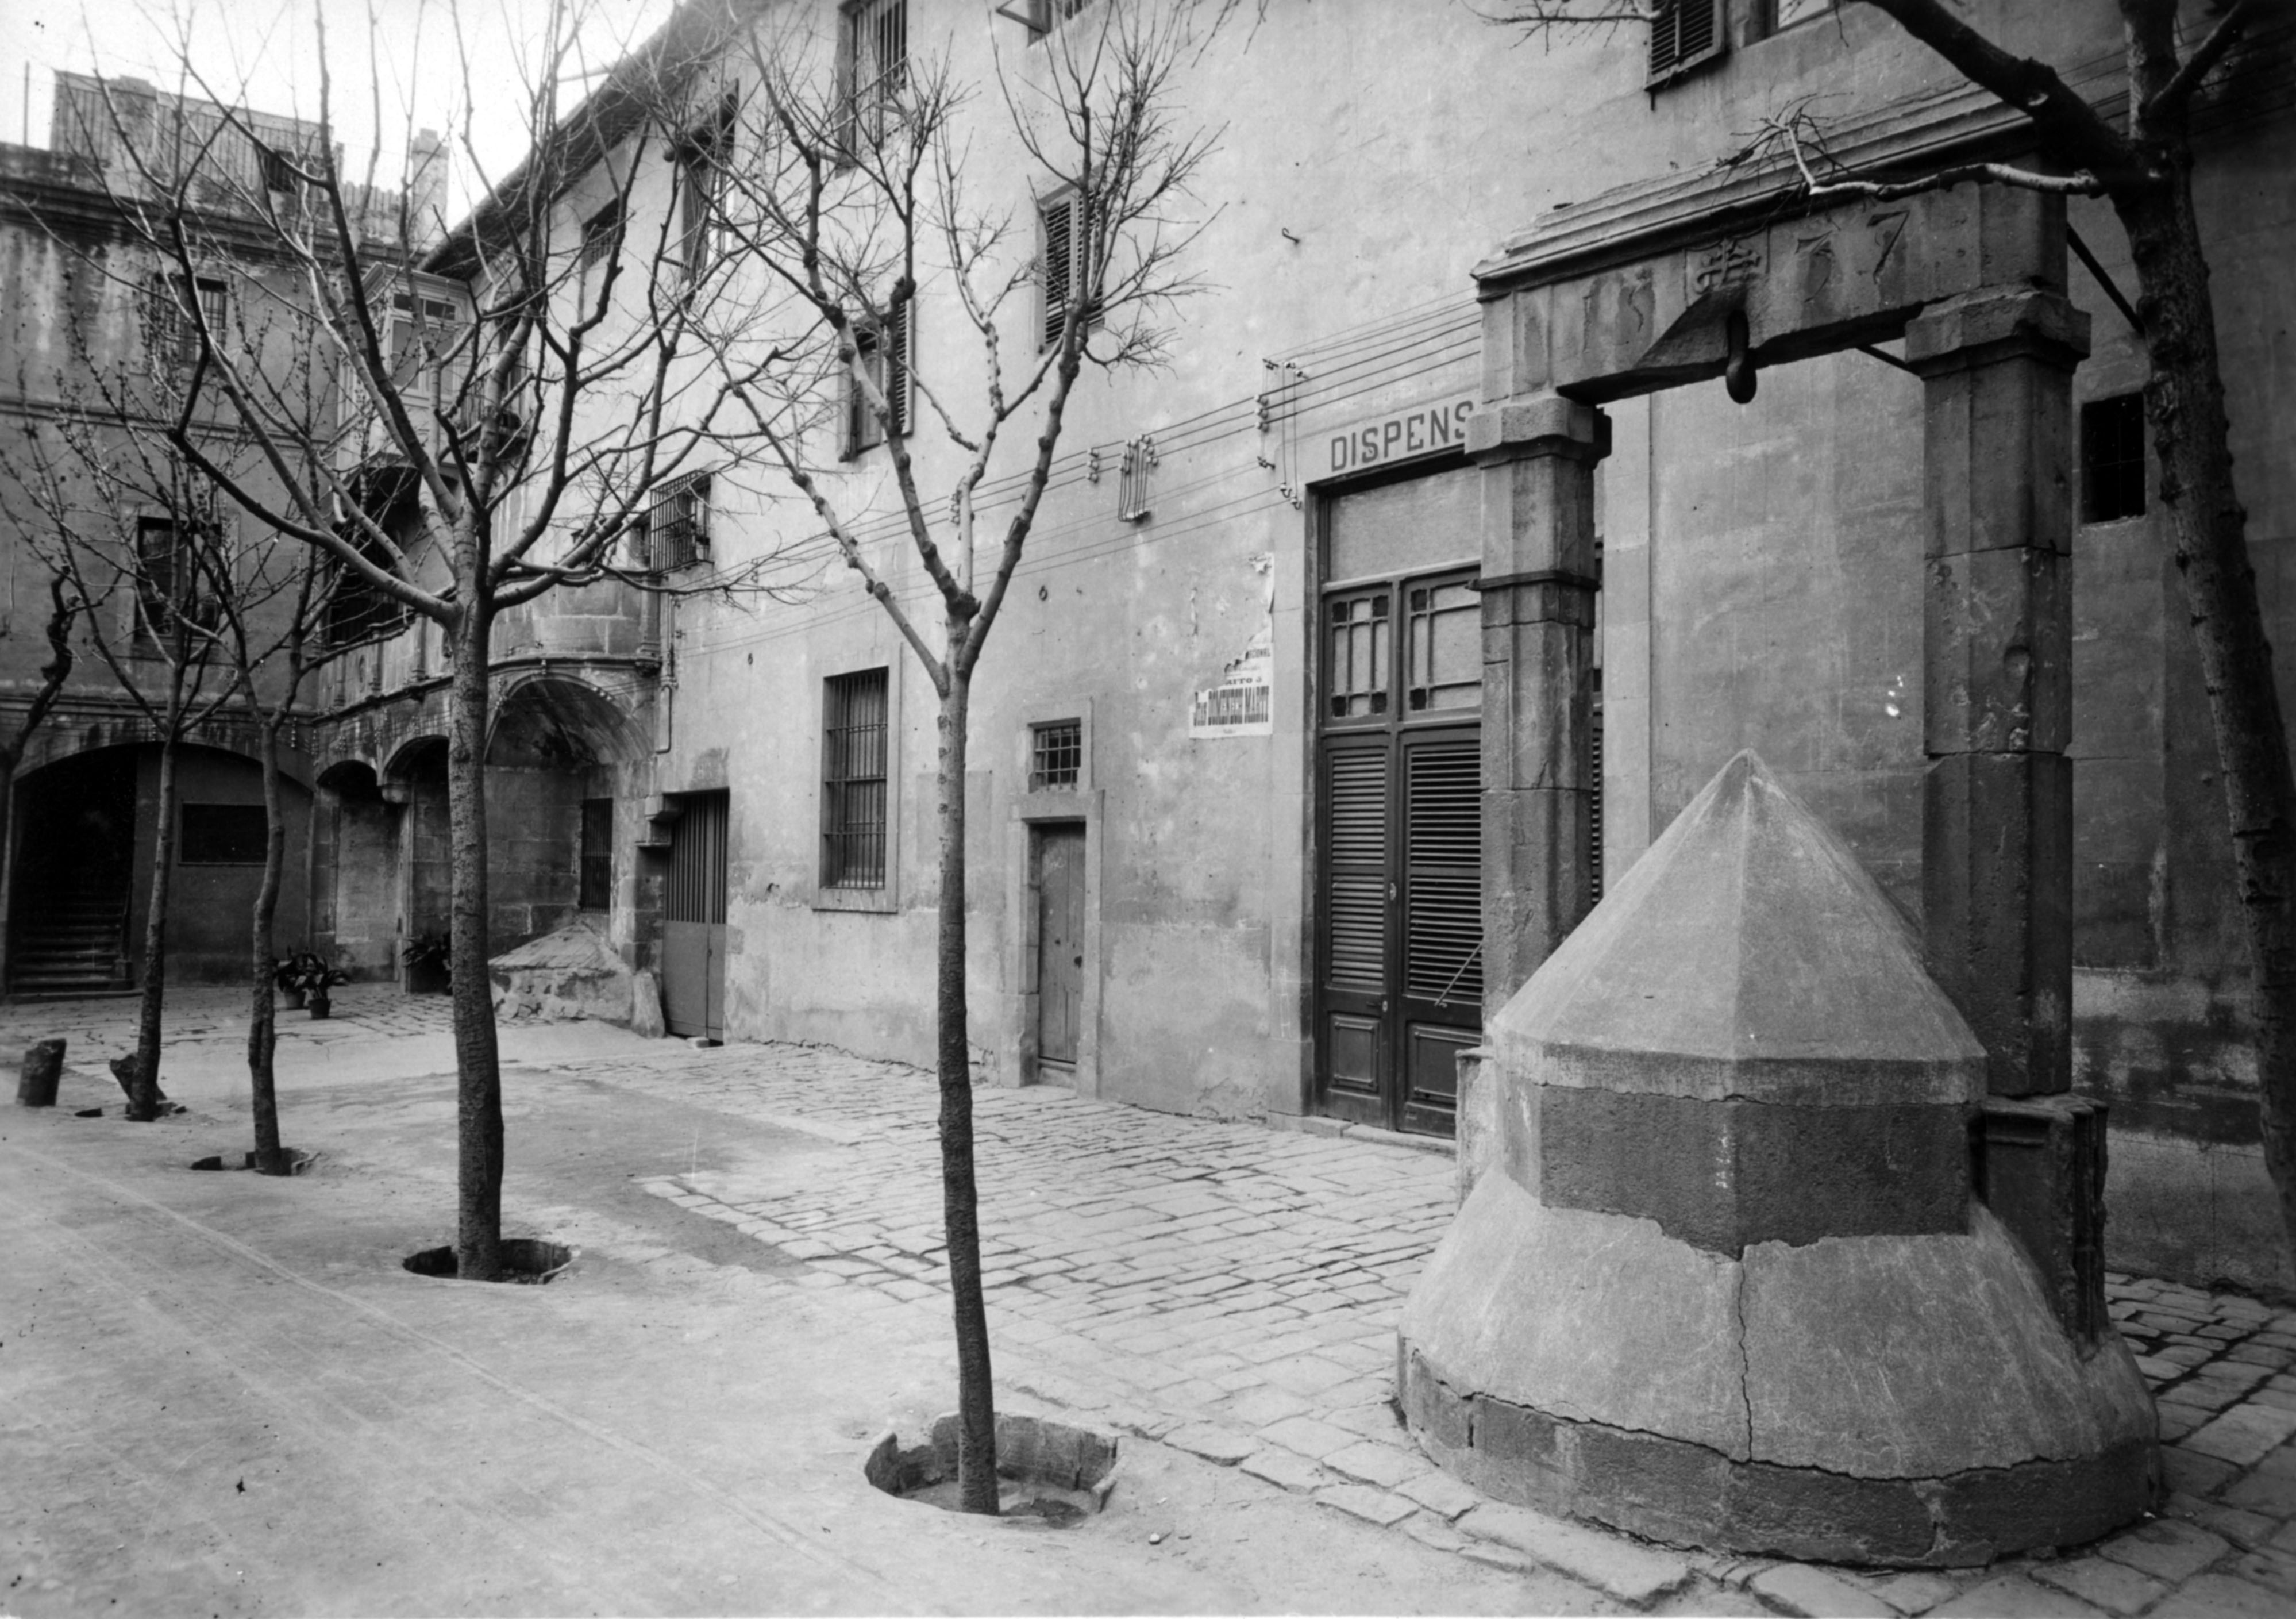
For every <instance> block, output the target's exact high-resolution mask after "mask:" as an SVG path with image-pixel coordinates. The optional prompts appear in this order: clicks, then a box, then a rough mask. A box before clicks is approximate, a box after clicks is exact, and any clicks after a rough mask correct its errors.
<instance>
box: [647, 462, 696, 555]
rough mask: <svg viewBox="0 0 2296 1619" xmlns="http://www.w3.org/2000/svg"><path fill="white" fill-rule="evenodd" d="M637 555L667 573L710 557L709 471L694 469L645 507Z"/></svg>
mask: <svg viewBox="0 0 2296 1619" xmlns="http://www.w3.org/2000/svg"><path fill="white" fill-rule="evenodd" d="M643 521H644V525H645V540H644V546H643V547H641V550H640V555H643V556H644V557H645V558H646V560H647V563H648V565H649V566H651V567H652V569H653V570H654V571H656V572H659V573H669V572H673V571H676V570H677V569H679V568H690V567H692V566H693V564H694V563H701V562H707V561H708V560H709V473H694V474H693V475H692V476H691V477H686V478H680V479H678V480H677V481H676V482H674V483H671V484H668V485H667V486H666V487H665V488H663V489H661V491H660V493H658V494H657V495H656V496H655V497H654V501H653V504H652V505H650V506H648V507H647V508H646V514H645V517H644V520H643Z"/></svg>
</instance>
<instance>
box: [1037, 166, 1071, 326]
mask: <svg viewBox="0 0 2296 1619" xmlns="http://www.w3.org/2000/svg"><path fill="white" fill-rule="evenodd" d="M1075 204H1076V199H1075V198H1074V197H1073V196H1066V197H1059V198H1055V199H1054V201H1050V202H1047V203H1046V204H1044V206H1043V209H1042V210H1041V211H1042V217H1043V219H1044V225H1045V327H1044V340H1043V346H1044V347H1045V348H1047V349H1049V348H1051V347H1052V346H1053V345H1054V343H1057V342H1059V341H1061V325H1062V322H1063V321H1065V320H1066V319H1067V318H1068V313H1069V297H1070V292H1071V291H1072V289H1073V288H1074V286H1075V283H1076V228H1075V227H1076V210H1075Z"/></svg>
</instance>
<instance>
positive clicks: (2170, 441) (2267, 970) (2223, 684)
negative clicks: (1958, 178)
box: [2114, 142, 2296, 1249]
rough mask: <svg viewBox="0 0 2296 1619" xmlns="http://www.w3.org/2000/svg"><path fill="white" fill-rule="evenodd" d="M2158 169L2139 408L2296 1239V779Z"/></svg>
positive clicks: (2173, 165) (2138, 209)
mask: <svg viewBox="0 0 2296 1619" xmlns="http://www.w3.org/2000/svg"><path fill="white" fill-rule="evenodd" d="M2178 145H2179V146H2181V142H2180V143H2178ZM2164 166H2165V167H2166V168H2168V170H2169V174H2170V176H2171V179H2170V180H2169V182H2167V183H2164V184H2158V185H2153V186H2150V187H2147V188H2145V189H2144V191H2143V192H2142V193H2136V194H2131V195H2126V196H2121V195H2116V196H2115V198H2114V203H2115V206H2116V208H2117V209H2118V210H2119V212H2120V220H2121V224H2122V225H2123V226H2124V227H2125V228H2126V229H2127V231H2128V247H2129V253H2130V256H2131V258H2132V259H2133V260H2134V262H2135V265H2136V278H2137V285H2138V289H2139V291H2138V296H2137V300H2136V308H2137V314H2138V316H2139V317H2140V318H2141V319H2142V320H2143V321H2144V338H2145V342H2146V346H2147V348H2148V349H2150V351H2151V355H2152V362H2153V368H2152V375H2151V377H2150V379H2149V381H2148V382H2147V383H2146V385H2145V390H2144V408H2145V416H2146V419H2147V421H2148V422H2149V423H2150V424H2151V426H2152V429H2153V450H2154V453H2155V455H2156V456H2158V457H2159V460H2160V467H2161V505H2164V506H2166V507H2167V508H2168V512H2169V531H2170V534H2171V536H2172V537H2173V539H2174V543H2175V547H2176V561H2177V573H2178V575H2179V577H2180V578H2181V579H2183V581H2184V592H2185V606H2186V608H2187V610H2188V612H2189V613H2190V616H2191V619H2192V623H2193V638H2194V645H2195V646H2196V647H2197V648H2198V650H2199V653H2200V660H2201V675H2202V683H2203V684H2204V685H2205V686H2207V688H2208V694H2209V712H2210V719H2211V720H2212V721H2213V722H2214V727H2215V731H2216V740H2217V752H2218V757H2219V759H2220V760H2221V761H2222V764H2223V767H2224V788H2225V803H2226V809H2227V810H2228V811H2229V813H2230V817H2231V826H2232V844H2233V867H2234V872H2235V877H2236V879H2237V881H2238V885H2239V900H2240V907H2241V914H2242V917H2243V921H2244V922H2245V924H2246V926H2247V931H2248V939H2249V948H2250V950H2251V953H2252V955H2253V957H2254V969H2255V974H2256V977H2255V983H2254V1015H2255V1018H2256V1072H2257V1083H2258V1085H2259V1089H2260V1091H2261V1096H2260V1097H2259V1101H2260V1104H2261V1114H2262V1122H2263V1136H2264V1162H2265V1168H2266V1170H2267V1172H2268V1173H2269V1174H2270V1175H2271V1177H2272V1183H2273V1186H2274V1188H2275V1189H2276V1191H2277V1193H2278V1195H2279V1200H2280V1219H2281V1223H2282V1226H2283V1228H2284V1230H2285V1232H2286V1234H2287V1237H2288V1240H2289V1243H2290V1245H2291V1247H2292V1249H2296V780H2292V777H2291V771H2290V766H2289V757H2288V733H2287V729H2286V727H2285V724H2284V720H2283V719H2282V717H2281V711H2280V688H2279V686H2278V685H2277V683H2276V681H2275V680H2274V678H2273V674H2272V647H2271V645H2270V643H2269V642H2268V641H2267V638H2266V636H2265V630H2264V614H2263V610H2262V607H2261V605H2260V604H2259V601H2258V598H2257V593H2256V575H2255V571H2254V570H2253V569H2252V568H2251V566H2250V563H2249V556H2248V540H2247V532H2246V529H2247V514H2246V513H2245V512H2243V510H2242V509H2241V505H2240V502H2239V499H2238V498H2237V497H2236V496H2235V493H2234V489H2233V477H2232V449H2231V445H2230V442H2229V429H2228V426H2227V423H2226V415H2225V407H2224V382H2223V373H2222V371H2221V370H2220V368H2219V366H2218V353H2217V335H2216V311H2215V308H2214V307H2213V300H2211V298H2210V293H2209V272H2208V260H2207V257H2206V255H2205V253H2204V251H2202V245H2201V235H2200V226H2199V222H2198V220H2197V219H2196V218H2195V217H2194V211H2193V197H2192V185H2191V168H2190V157H2189V154H2188V153H2186V152H2182V151H2175V152H2172V154H2171V156H2170V159H2169V162H2168V163H2167V164H2166V165H2164Z"/></svg>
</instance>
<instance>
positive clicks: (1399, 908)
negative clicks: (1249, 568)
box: [1316, 571, 1483, 1135]
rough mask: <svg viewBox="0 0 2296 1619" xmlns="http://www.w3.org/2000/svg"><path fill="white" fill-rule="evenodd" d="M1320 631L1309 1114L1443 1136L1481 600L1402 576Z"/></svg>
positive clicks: (1342, 605)
mask: <svg viewBox="0 0 2296 1619" xmlns="http://www.w3.org/2000/svg"><path fill="white" fill-rule="evenodd" d="M1322 620H1323V634H1322V637H1321V638H1322V641H1323V653H1324V665H1323V670H1322V675H1323V678H1322V681H1321V683H1320V684H1321V686H1322V701H1323V706H1324V713H1323V717H1322V725H1321V727H1320V728H1321V731H1322V735H1321V736H1320V738H1319V740H1318V742H1317V761H1316V764H1317V770H1316V774H1317V782H1316V787H1317V799H1318V801H1319V811H1320V812H1319V816H1318V820H1319V826H1318V832H1319V836H1318V839H1317V843H1318V849H1319V857H1320V858H1319V861H1318V865H1319V871H1318V889H1319V892H1318V895H1317V898H1318V900H1319V902H1320V903H1319V906H1318V912H1319V922H1320V925H1319V928H1318V935H1319V938H1318V952H1317V953H1318V962H1317V975H1316V991H1317V993H1316V1023H1317V1030H1316V1034H1317V1039H1316V1047H1317V1051H1316V1069H1317V1076H1316V1077H1317V1090H1318V1101H1319V1105H1320V1106H1321V1108H1322V1111H1323V1112H1324V1114H1326V1115H1328V1116H1333V1117H1338V1118H1343V1119H1348V1120H1351V1121H1353V1122H1357V1123H1363V1124H1372V1125H1377V1126H1379V1127H1381V1128H1383V1129H1388V1130H1409V1131H1414V1132H1417V1133H1421V1134H1426V1135H1449V1134H1452V1133H1453V1132H1454V1130H1455V1129H1456V1117H1457V1098H1458V1078H1457V1057H1458V1055H1459V1053H1460V1052H1462V1051H1464V1050H1466V1049H1467V1048H1470V1047H1472V1046H1473V1045H1475V1044H1476V1043H1477V1041H1478V1040H1480V1038H1481V1031H1482V1012H1483V923H1482V742H1481V726H1480V718H1481V694H1482V686H1481V669H1482V659H1481V645H1480V643H1481V604H1480V598H1479V597H1478V596H1477V595H1476V592H1475V588H1474V576H1473V574H1472V571H1444V572H1440V573H1430V574H1422V575H1417V576H1413V575H1408V574H1406V575H1404V576H1402V577H1400V578H1397V579H1386V580H1367V581H1362V582H1358V583H1353V584H1349V585H1344V586H1340V587H1333V588H1327V589H1326V591H1325V593H1324V600H1323V604H1322Z"/></svg>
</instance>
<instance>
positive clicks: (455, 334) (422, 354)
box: [390, 292, 470, 410]
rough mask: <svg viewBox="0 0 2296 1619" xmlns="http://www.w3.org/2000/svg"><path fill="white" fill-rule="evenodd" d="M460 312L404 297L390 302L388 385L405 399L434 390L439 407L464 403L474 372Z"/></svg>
mask: <svg viewBox="0 0 2296 1619" xmlns="http://www.w3.org/2000/svg"><path fill="white" fill-rule="evenodd" d="M467 335H468V334H467V333H466V332H465V330H464V328H463V324H462V320H461V317H460V312H459V311H458V310H456V308H455V305H454V304H453V303H452V302H451V301H450V300H447V299H443V298H418V297H415V296H414V295H413V294H411V293H406V292H400V293H398V294H397V295H396V296H394V297H393V298H392V299H391V300H390V380H391V382H392V383H393V384H394V385H395V386H396V387H397V388H398V390H399V394H400V397H401V398H405V397H406V396H408V395H410V394H411V395H414V396H416V397H418V398H420V397H424V396H427V395H428V394H429V393H430V390H432V389H433V388H436V389H437V390H438V399H439V407H441V408H442V409H448V410H451V409H452V408H454V407H455V405H456V404H458V403H459V402H460V399H461V395H462V390H463V377H464V375H465V374H467V373H468V371H469V369H470V356H469V354H468V352H467V349H466V338H467Z"/></svg>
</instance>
